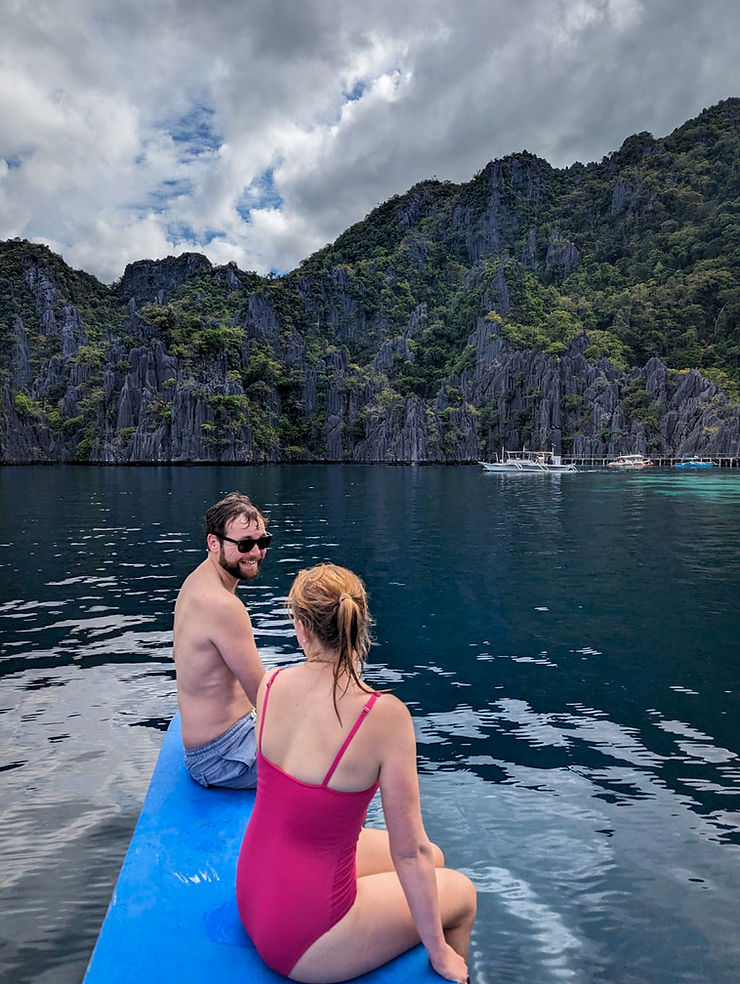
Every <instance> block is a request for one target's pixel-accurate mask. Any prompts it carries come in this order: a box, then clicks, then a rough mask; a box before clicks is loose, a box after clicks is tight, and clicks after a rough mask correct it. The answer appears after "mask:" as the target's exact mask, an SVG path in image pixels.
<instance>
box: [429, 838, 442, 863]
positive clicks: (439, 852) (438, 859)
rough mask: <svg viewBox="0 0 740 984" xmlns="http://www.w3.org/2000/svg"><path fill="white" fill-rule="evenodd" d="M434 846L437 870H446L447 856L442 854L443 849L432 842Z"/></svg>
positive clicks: (433, 857) (433, 851) (433, 855)
mask: <svg viewBox="0 0 740 984" xmlns="http://www.w3.org/2000/svg"><path fill="white" fill-rule="evenodd" d="M430 843H431V845H432V859H433V860H434V867H435V868H444V866H445V856H444V854H443V853H442V848H441V847H440V846H439V845H438V844H435V843H434V841H431V842H430Z"/></svg>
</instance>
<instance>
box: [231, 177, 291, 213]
mask: <svg viewBox="0 0 740 984" xmlns="http://www.w3.org/2000/svg"><path fill="white" fill-rule="evenodd" d="M282 206H283V198H282V195H281V194H280V192H279V191H278V190H277V188H276V187H275V172H274V169H273V168H268V169H267V170H266V171H263V172H262V173H261V174H258V175H257V177H256V178H255V179H254V181H252V182H251V184H250V185H249V186H248V187H247V188H245V190H244V193H243V194H242V196H241V198H240V199H239V202H238V203H237V206H236V210H237V212H238V213H239V215H241V217H242V218H243V219H244V221H245V222H249V219H250V217H251V215H252V212H253V211H254V210H255V209H260V208H276V209H278V208H282Z"/></svg>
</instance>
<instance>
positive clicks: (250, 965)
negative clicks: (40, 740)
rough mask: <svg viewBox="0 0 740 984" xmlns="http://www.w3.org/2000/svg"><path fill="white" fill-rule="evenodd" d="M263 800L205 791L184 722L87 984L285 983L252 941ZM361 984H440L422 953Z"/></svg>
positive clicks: (175, 727) (172, 730) (165, 750)
mask: <svg viewBox="0 0 740 984" xmlns="http://www.w3.org/2000/svg"><path fill="white" fill-rule="evenodd" d="M253 804H254V793H253V792H244V791H236V790H226V789H203V788H202V787H200V786H199V785H198V784H197V783H196V782H194V781H193V780H192V779H191V778H190V776H189V775H188V773H187V770H186V769H185V765H184V763H183V754H182V742H181V734H180V719H179V715H175V717H174V718H173V720H172V722H171V723H170V726H169V728H168V730H167V733H166V734H165V738H164V744H163V746H162V750H161V752H160V755H159V759H158V761H157V764H156V767H155V769H154V774H153V776H152V780H151V783H150V785H149V791H148V793H147V796H146V799H145V801H144V806H143V808H142V811H141V815H140V816H139V820H138V823H137V825H136V829H135V830H134V834H133V837H132V839H131V843H130V845H129V848H128V852H127V854H126V858H125V860H124V863H123V867H122V869H121V873H120V875H119V877H118V881H117V883H116V886H115V889H114V891H113V897H112V899H111V902H110V905H109V907H108V912H107V914H106V917H105V920H104V922H103V926H102V928H101V930H100V935H99V937H98V941H97V944H96V946H95V949H94V951H93V954H92V957H91V958H90V963H89V965H88V968H87V973H86V975H85V978H84V982H83V984H132V982H136V984H206V982H210V981H220V982H224V984H228V982H230V981H233V982H239V984H279V982H281V981H285V980H286V978H284V977H281V976H280V974H276V973H275V972H274V971H272V970H270V969H269V968H268V967H267V966H266V965H265V964H264V963H263V962H262V960H261V959H260V957H259V956H258V954H257V952H256V950H255V949H254V947H253V946H252V943H251V941H250V940H249V938H248V936H247V935H246V933H245V932H244V929H243V928H242V925H241V922H240V920H239V915H238V912H237V908H236V895H235V881H236V861H237V856H238V853H239V847H240V845H241V840H242V836H243V834H244V829H245V827H246V824H247V820H248V819H249V815H250V813H251V810H252V806H253ZM355 980H356V981H357V982H361V984H401V982H412V984H440V982H441V981H442V980H443V978H441V977H440V976H439V975H438V974H437V973H435V971H434V970H432V967H431V965H430V963H429V959H428V957H427V954H426V950H425V949H424V948H423V947H422V946H421V945H419V946H416V947H414V948H413V949H412V950H409V951H408V952H407V953H404V954H402V955H401V956H400V957H397V958H396V959H395V960H392V961H391V962H390V963H387V964H385V965H384V966H382V967H379V968H378V969H377V970H374V971H372V972H371V973H369V974H364V975H363V976H362V977H357V978H355Z"/></svg>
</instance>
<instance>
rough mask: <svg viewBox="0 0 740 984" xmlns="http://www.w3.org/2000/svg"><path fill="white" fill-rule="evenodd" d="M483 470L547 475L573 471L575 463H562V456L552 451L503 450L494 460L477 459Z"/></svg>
mask: <svg viewBox="0 0 740 984" xmlns="http://www.w3.org/2000/svg"><path fill="white" fill-rule="evenodd" d="M478 464H479V465H481V466H482V467H483V468H484V469H485V471H487V472H499V473H500V474H504V475H521V474H528V475H547V474H551V473H564V472H565V473H573V472H575V471H577V470H578V469H577V468H576V466H575V465H564V464H563V461H562V458H561V456H560V455H559V454H555V452H554V451H526V450H525V451H505V450H504V449H503V448H501V457H500V458H499V459H498V460H496V461H479V462H478Z"/></svg>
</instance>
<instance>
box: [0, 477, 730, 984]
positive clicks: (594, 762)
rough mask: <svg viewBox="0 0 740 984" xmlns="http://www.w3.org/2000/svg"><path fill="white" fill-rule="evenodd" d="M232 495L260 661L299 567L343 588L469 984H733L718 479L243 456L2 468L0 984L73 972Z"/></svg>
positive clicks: (155, 742) (119, 847)
mask: <svg viewBox="0 0 740 984" xmlns="http://www.w3.org/2000/svg"><path fill="white" fill-rule="evenodd" d="M232 488H241V489H243V490H244V491H248V492H250V493H251V494H252V495H253V496H254V498H255V500H256V501H257V502H258V504H259V505H260V506H262V507H263V508H264V509H265V510H266V511H268V512H269V513H270V515H271V528H272V530H273V532H274V534H275V540H274V547H273V549H272V550H271V552H270V556H269V559H268V561H267V562H266V565H265V568H264V570H263V572H262V574H261V575H260V579H259V581H257V582H255V583H254V584H253V585H251V586H249V587H248V588H245V589H244V590H243V592H242V597H243V598H244V600H245V602H246V603H247V604H248V606H249V608H250V611H251V612H252V616H253V621H254V625H255V630H256V634H257V638H258V643H259V645H260V649H261V652H262V654H263V657H264V659H265V662H266V663H268V664H269V665H274V664H276V663H280V662H286V661H291V660H293V659H295V658H297V656H296V646H295V643H294V641H293V636H292V630H291V626H290V623H289V622H288V621H287V619H286V617H285V613H284V608H283V598H284V596H285V594H286V593H287V590H288V587H289V585H290V582H291V580H292V577H293V576H294V574H295V572H296V571H297V570H298V569H299V568H300V567H303V566H307V565H309V564H311V563H314V562H316V561H318V560H324V559H329V560H333V561H336V562H339V563H343V564H346V565H348V566H351V567H354V568H355V569H356V570H358V571H359V572H360V573H361V574H362V575H363V577H364V578H365V580H366V582H367V585H368V589H369V592H370V596H371V605H372V608H373V611H374V614H375V617H376V626H375V637H376V646H375V648H374V650H373V654H372V659H371V668H370V676H371V678H372V680H373V682H374V683H376V684H378V685H381V686H387V687H390V688H392V689H393V690H394V692H396V693H397V694H398V695H399V696H400V697H402V699H404V700H406V701H407V702H408V703H409V705H410V707H411V709H412V713H413V714H414V717H415V722H416V726H417V734H418V740H419V758H420V768H421V773H422V792H423V798H424V810H425V820H426V823H427V826H428V828H429V830H430V833H431V834H432V835H433V836H434V837H435V839H437V840H438V841H439V842H440V843H441V844H442V846H443V847H444V848H445V850H446V853H447V856H448V859H449V861H450V863H452V864H454V865H456V866H458V867H461V868H463V869H464V870H466V871H467V872H468V873H469V874H470V875H471V877H472V878H473V879H474V880H475V882H476V884H477V885H478V889H479V892H480V916H479V920H478V924H477V927H476V934H475V939H474V953H473V966H474V970H475V974H476V978H475V979H476V981H478V982H479V984H482V982H494V981H503V980H506V981H507V982H515V984H518V982H521V984H525V982H527V984H531V982H533V981H537V982H538V984H539V982H548V981H569V982H578V984H580V982H583V984H586V982H637V981H639V982H651V984H675V982H686V984H689V982H691V984H701V982H706V984H725V982H727V984H730V982H733V984H734V982H736V981H737V980H738V979H740V931H739V930H738V929H737V925H736V924H737V915H736V914H737V911H738V908H739V903H740V887H739V886H740V801H739V800H738V797H739V796H740V758H739V756H740V713H739V712H740V699H739V696H738V694H739V690H740V688H738V683H737V681H738V670H739V669H740V646H739V645H738V608H739V607H740V606H739V602H738V599H740V475H738V474H737V473H734V472H724V471H723V472H716V471H714V470H710V471H708V472H703V471H702V472H697V473H693V474H690V473H687V472H686V471H682V470H678V471H676V472H671V471H668V470H666V471H653V472H647V473H642V474H631V475H612V474H608V473H605V472H589V473H585V474H579V475H562V476H501V475H494V474H489V475H486V474H483V473H482V472H481V471H479V469H477V468H467V467H464V468H442V467H440V468H437V467H428V468H393V467H360V466H346V467H345V466H293V467H289V466H285V467H278V466H269V467H268V466H266V467H257V468H237V467H221V468H209V467H204V468H166V467H165V468H138V469H136V468H131V469H125V468H97V469H96V468H88V467H79V468H53V467H44V468H41V467H39V468H35V467H22V468H2V469H0V544H2V548H3V549H2V552H1V553H0V739H1V744H0V907H1V911H2V913H3V919H2V920H1V921H0V978H2V980H3V981H6V980H7V981H8V982H10V981H13V982H23V981H28V982H34V984H42V982H43V984H46V982H47V981H49V982H51V981H53V982H60V984H66V982H77V981H80V980H81V978H82V975H83V973H84V968H85V965H86V962H87V958H88V956H89V953H90V951H91V949H92V946H93V945H94V941H95V937H96V934H97V930H98V928H99V925H100V922H101V920H102V917H103V914H104V912H105V908H106V906H107V903H108V899H109V897H110V893H111V890H112V886H113V884H114V881H115V877H116V874H117V870H118V868H119V867H120V864H121V861H122V859H123V855H124V853H125V849H126V845H127V843H128V838H129V836H130V833H131V830H132V828H133V825H134V823H135V821H136V817H137V815H138V810H139V807H140V804H141V802H142V799H143V796H144V793H145V791H146V786H147V783H148V778H149V775H150V773H151V769H152V767H153V765H154V761H155V759H156V755H157V750H158V748H159V745H160V743H161V738H162V729H163V727H165V726H166V722H167V721H168V720H169V719H170V717H171V715H172V713H173V712H174V709H175V691H174V678H173V672H172V669H171V664H170V657H169V651H170V630H171V612H172V605H173V603H174V598H175V594H176V592H177V589H178V586H179V584H180V583H181V581H182V579H183V577H184V576H185V575H186V574H187V573H188V571H189V570H190V569H192V567H193V566H195V564H196V563H198V562H199V560H200V558H201V557H202V556H203V548H202V540H201V536H200V524H201V521H202V515H203V512H204V511H205V509H206V508H207V506H208V505H210V504H211V503H212V502H213V501H215V499H216V498H217V497H218V496H219V495H220V494H221V493H223V492H226V491H229V490H230V489H232ZM372 819H373V822H381V817H380V815H379V808H378V807H377V805H374V806H373V808H372Z"/></svg>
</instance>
